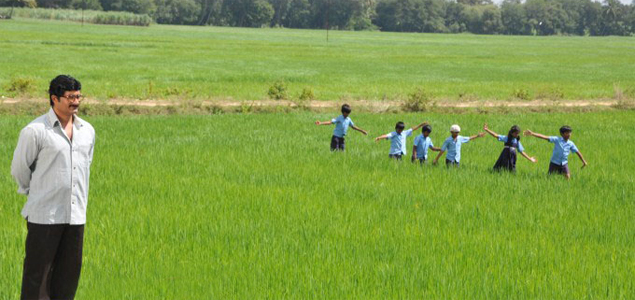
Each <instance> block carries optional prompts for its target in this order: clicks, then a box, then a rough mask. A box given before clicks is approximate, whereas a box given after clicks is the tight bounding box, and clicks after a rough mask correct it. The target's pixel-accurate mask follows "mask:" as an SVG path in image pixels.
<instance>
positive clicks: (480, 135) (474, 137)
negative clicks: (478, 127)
mask: <svg viewBox="0 0 635 300" xmlns="http://www.w3.org/2000/svg"><path fill="white" fill-rule="evenodd" d="M484 136H485V132H481V133H479V134H477V135H473V136H471V137H470V141H471V140H474V139H477V138H480V137H484Z"/></svg>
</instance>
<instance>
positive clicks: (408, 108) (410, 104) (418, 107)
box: [402, 88, 432, 112]
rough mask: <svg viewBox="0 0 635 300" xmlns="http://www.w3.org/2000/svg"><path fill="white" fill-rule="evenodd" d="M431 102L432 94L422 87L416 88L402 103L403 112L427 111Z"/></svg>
mask: <svg viewBox="0 0 635 300" xmlns="http://www.w3.org/2000/svg"><path fill="white" fill-rule="evenodd" d="M431 102H432V96H431V95H430V94H428V93H427V92H426V91H425V90H424V89H422V88H417V90H416V91H414V92H413V93H411V94H409V95H408V99H406V101H405V102H404V104H403V105H402V110H403V111H405V112H423V111H427V110H428V109H429V108H430V106H431Z"/></svg>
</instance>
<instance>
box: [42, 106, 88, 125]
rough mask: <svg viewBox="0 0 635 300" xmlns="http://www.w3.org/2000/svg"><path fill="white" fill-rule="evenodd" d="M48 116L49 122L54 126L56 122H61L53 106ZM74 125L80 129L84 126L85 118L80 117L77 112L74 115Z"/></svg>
mask: <svg viewBox="0 0 635 300" xmlns="http://www.w3.org/2000/svg"><path fill="white" fill-rule="evenodd" d="M46 117H47V119H48V121H49V124H51V126H52V127H55V123H60V120H59V119H58V118H57V115H56V114H55V111H54V110H53V108H52V107H51V108H50V109H49V112H48V113H47V114H46ZM73 125H74V126H75V128H77V129H80V128H82V127H84V120H82V119H80V118H79V117H78V116H77V115H76V114H75V115H73Z"/></svg>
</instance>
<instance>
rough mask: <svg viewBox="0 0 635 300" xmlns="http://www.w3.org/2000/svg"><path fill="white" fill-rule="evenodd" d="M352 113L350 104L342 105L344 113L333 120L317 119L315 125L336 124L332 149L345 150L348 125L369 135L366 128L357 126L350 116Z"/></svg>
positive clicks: (332, 138)
mask: <svg viewBox="0 0 635 300" xmlns="http://www.w3.org/2000/svg"><path fill="white" fill-rule="evenodd" d="M350 114H351V107H350V106H349V105H348V104H344V105H342V115H341V116H339V117H337V118H335V119H333V120H331V121H324V122H320V121H315V125H331V124H335V129H334V130H333V137H331V151H335V150H339V151H344V147H345V144H344V137H345V136H346V132H347V131H348V127H349V126H350V127H351V128H353V129H355V130H357V131H359V132H361V133H363V134H364V135H367V134H368V132H366V131H365V130H363V129H361V128H359V127H355V123H353V120H351V118H349V117H348V115H350Z"/></svg>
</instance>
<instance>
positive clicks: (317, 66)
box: [0, 19, 635, 100]
mask: <svg viewBox="0 0 635 300" xmlns="http://www.w3.org/2000/svg"><path fill="white" fill-rule="evenodd" d="M634 64H635V39H634V38H618V37H603V38H590V37H556V36H554V37H528V36H526V37H512V36H474V35H444V34H408V33H380V32H345V31H331V33H330V42H329V43H326V40H325V32H324V31H315V30H288V29H241V28H219V27H187V26H159V25H157V26H155V25H153V26H150V27H147V28H139V27H121V26H107V25H89V24H86V25H84V26H83V27H82V26H81V25H80V24H77V23H67V22H56V21H40V20H29V19H16V20H10V21H8V20H5V21H0V65H1V66H2V72H0V95H4V96H10V97H41V96H42V95H43V94H44V91H43V90H44V89H45V88H43V87H46V86H47V83H48V82H49V81H50V80H51V78H52V76H53V75H52V74H59V73H64V74H72V75H74V76H75V77H77V78H79V79H80V80H81V81H82V83H83V84H84V92H85V93H86V94H87V95H89V96H91V97H93V98H98V99H107V98H116V97H123V98H134V99H136V98H143V99H146V98H151V99H164V98H178V99H192V98H202V99H210V98H211V99H236V100H245V99H246V100H259V99H266V98H267V90H268V89H269V87H270V86H271V85H272V84H273V83H274V82H276V81H278V80H283V81H285V82H286V84H287V86H288V88H289V95H290V97H298V95H299V94H300V92H301V90H302V89H303V88H305V87H310V88H312V89H313V90H314V93H315V96H316V97H317V98H318V99H320V100H339V99H371V100H381V99H401V98H405V97H406V96H407V94H409V93H412V92H413V91H414V90H415V89H416V88H423V89H424V90H426V91H427V92H429V93H430V94H431V95H432V96H434V97H437V98H441V99H449V100H453V99H459V98H461V99H486V100H497V99H500V100H506V99H511V98H514V97H520V98H528V99H534V98H547V99H556V100H559V99H597V98H613V97H614V96H615V95H616V92H617V94H619V93H622V94H625V95H627V96H629V97H634V98H635V72H633V67H632V66H633V65H634ZM24 81H27V82H29V84H27V87H26V88H24V89H22V90H20V89H19V88H17V89H16V86H17V87H19V86H20V82H24Z"/></svg>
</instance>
